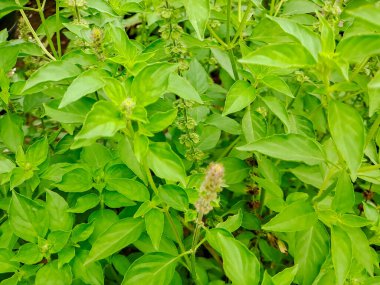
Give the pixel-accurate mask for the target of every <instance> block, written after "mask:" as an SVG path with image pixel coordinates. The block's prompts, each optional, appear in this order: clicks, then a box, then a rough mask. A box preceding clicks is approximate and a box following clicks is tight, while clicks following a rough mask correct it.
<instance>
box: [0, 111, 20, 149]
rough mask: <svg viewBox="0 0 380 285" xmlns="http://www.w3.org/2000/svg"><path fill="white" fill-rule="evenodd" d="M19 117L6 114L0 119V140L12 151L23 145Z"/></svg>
mask: <svg viewBox="0 0 380 285" xmlns="http://www.w3.org/2000/svg"><path fill="white" fill-rule="evenodd" d="M22 124H23V122H22V120H21V118H20V117H18V116H16V115H13V114H7V115H5V116H4V117H2V118H1V119H0V140H2V141H3V143H4V144H5V145H6V146H7V147H8V148H9V149H10V150H11V151H12V152H13V153H16V151H17V150H18V148H19V147H20V146H22V145H23V141H24V133H23V131H22Z"/></svg>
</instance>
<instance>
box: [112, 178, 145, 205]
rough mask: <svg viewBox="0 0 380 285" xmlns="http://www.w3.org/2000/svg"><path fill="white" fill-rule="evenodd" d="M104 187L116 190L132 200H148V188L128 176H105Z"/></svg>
mask: <svg viewBox="0 0 380 285" xmlns="http://www.w3.org/2000/svg"><path fill="white" fill-rule="evenodd" d="M106 187H107V189H109V190H113V191H117V192H119V193H120V194H122V195H124V196H125V197H127V198H128V199H131V200H132V201H140V202H144V201H147V200H149V196H150V195H149V191H148V188H147V187H146V186H145V185H144V184H142V183H140V182H138V181H135V180H133V179H128V178H111V177H109V178H107V179H106Z"/></svg>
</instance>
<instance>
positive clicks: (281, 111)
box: [261, 96, 292, 133]
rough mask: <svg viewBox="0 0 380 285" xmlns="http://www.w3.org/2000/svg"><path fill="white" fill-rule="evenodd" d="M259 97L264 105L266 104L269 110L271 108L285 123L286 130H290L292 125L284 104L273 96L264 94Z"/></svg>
mask: <svg viewBox="0 0 380 285" xmlns="http://www.w3.org/2000/svg"><path fill="white" fill-rule="evenodd" d="M261 99H262V100H263V101H264V103H265V105H267V106H268V108H269V110H271V111H272V112H273V113H274V114H275V115H276V116H277V117H278V118H279V119H280V120H281V122H282V123H283V124H284V125H285V127H286V130H287V132H288V133H289V132H291V131H292V127H291V124H290V119H289V114H288V111H287V110H286V107H285V104H284V103H283V102H281V101H280V100H279V99H278V98H277V97H275V96H265V97H262V98H261Z"/></svg>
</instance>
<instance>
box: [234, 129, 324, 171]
mask: <svg viewBox="0 0 380 285" xmlns="http://www.w3.org/2000/svg"><path fill="white" fill-rule="evenodd" d="M237 149H238V150H243V151H257V152H260V153H262V154H265V155H268V156H272V157H275V158H278V159H282V160H287V161H299V162H304V163H306V164H309V165H315V164H319V163H321V162H323V161H324V160H325V158H324V153H323V151H322V149H321V147H320V145H319V144H318V143H317V142H316V141H315V140H312V139H310V138H308V137H306V136H303V135H298V134H287V135H273V136H270V137H266V138H263V139H259V140H257V141H255V142H252V143H250V144H247V145H245V146H240V147H237Z"/></svg>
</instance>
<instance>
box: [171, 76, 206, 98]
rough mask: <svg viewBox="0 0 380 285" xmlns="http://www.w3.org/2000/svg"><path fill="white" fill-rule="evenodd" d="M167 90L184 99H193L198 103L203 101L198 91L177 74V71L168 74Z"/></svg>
mask: <svg viewBox="0 0 380 285" xmlns="http://www.w3.org/2000/svg"><path fill="white" fill-rule="evenodd" d="M168 91H169V92H173V93H174V94H176V95H178V96H179V97H181V98H183V99H185V100H190V101H194V102H197V103H200V104H202V103H203V101H202V99H201V97H200V96H199V94H198V91H197V90H196V89H195V88H194V87H193V86H192V85H191V84H190V82H189V81H188V80H187V79H186V78H184V77H182V76H179V75H178V74H177V73H172V74H170V76H169V86H168Z"/></svg>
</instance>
